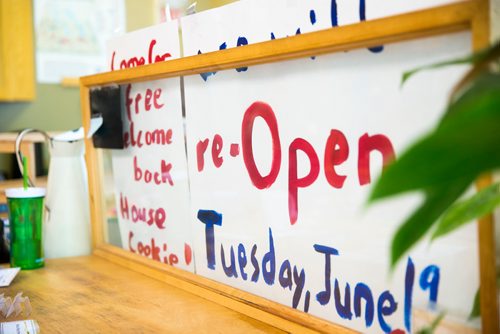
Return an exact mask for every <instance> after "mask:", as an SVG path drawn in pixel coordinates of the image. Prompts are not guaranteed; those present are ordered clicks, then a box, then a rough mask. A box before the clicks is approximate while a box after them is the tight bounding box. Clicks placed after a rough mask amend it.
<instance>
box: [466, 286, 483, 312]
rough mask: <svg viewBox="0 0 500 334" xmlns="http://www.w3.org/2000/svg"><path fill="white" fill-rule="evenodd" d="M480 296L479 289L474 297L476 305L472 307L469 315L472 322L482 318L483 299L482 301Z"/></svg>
mask: <svg viewBox="0 0 500 334" xmlns="http://www.w3.org/2000/svg"><path fill="white" fill-rule="evenodd" d="M480 298H481V297H480V294H479V289H477V291H476V295H475V296H474V304H473V305H472V310H471V311H470V314H469V320H472V319H474V318H477V317H480V316H481V303H480V301H481V299H480Z"/></svg>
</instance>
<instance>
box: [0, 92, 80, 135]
mask: <svg viewBox="0 0 500 334" xmlns="http://www.w3.org/2000/svg"><path fill="white" fill-rule="evenodd" d="M80 125H81V113H80V90H79V89H78V88H76V87H70V88H66V87H62V86H61V85H46V84H38V85H37V86H36V99H35V100H34V101H32V102H9V103H0V131H1V132H5V131H14V130H19V129H24V128H37V129H41V130H47V131H48V130H55V131H57V130H59V131H61V130H71V129H74V128H78V127H80Z"/></svg>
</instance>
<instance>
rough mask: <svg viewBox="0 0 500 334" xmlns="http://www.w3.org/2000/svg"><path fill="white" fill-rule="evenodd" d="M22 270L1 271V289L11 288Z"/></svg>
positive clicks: (9, 269)
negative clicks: (11, 284)
mask: <svg viewBox="0 0 500 334" xmlns="http://www.w3.org/2000/svg"><path fill="white" fill-rule="evenodd" d="M20 270H21V268H2V269H0V287H5V286H9V285H10V283H11V282H12V281H13V280H14V278H15V277H16V275H17V273H19V271H20Z"/></svg>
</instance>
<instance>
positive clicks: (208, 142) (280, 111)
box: [108, 0, 479, 333]
mask: <svg viewBox="0 0 500 334" xmlns="http://www.w3.org/2000/svg"><path fill="white" fill-rule="evenodd" d="M449 2H453V1H439V2H436V1H420V2H418V3H415V2H412V3H398V4H392V3H391V4H390V5H388V3H387V2H386V1H376V0H374V1H370V2H367V3H365V2H364V1H360V2H356V3H354V2H351V1H340V0H338V1H319V0H314V1H307V2H305V1H294V0H275V1H263V0H253V1H250V0H245V1H239V2H237V3H234V4H231V5H228V6H224V7H221V8H219V9H217V10H213V11H207V12H202V13H199V14H196V15H193V16H188V17H185V18H182V20H181V31H182V45H183V46H182V50H181V48H180V47H179V40H178V36H179V35H178V26H177V21H174V22H172V23H167V24H165V25H159V26H155V27H151V28H147V29H144V30H141V31H137V32H134V33H131V34H129V35H127V36H124V37H123V39H116V40H113V41H111V42H110V47H109V49H108V64H109V66H110V69H111V70H116V69H118V68H120V67H130V66H142V65H147V64H149V63H152V62H155V61H157V60H158V61H163V60H168V59H174V58H176V57H179V56H180V54H183V55H184V56H189V55H195V54H199V53H205V52H209V51H215V50H219V49H224V48H230V47H235V46H237V45H239V44H240V45H245V43H256V42H260V41H266V40H269V39H272V38H280V37H284V36H287V35H294V34H297V33H299V32H300V33H305V32H309V31H313V30H321V29H326V28H330V27H332V26H334V24H333V23H334V21H333V19H332V17H333V16H332V13H333V8H334V7H335V15H334V16H335V25H346V24H351V23H356V22H359V21H360V20H362V19H366V20H369V19H374V18H379V17H384V16H388V15H393V14H399V13H403V12H407V11H411V10H417V9H423V8H428V7H431V6H434V5H439V4H444V3H449ZM362 3H365V7H364V11H363V14H361V7H362V6H361V4H362ZM299 30H300V31H299ZM153 40H154V41H155V43H152V41H153ZM470 41H471V36H470V34H469V33H456V34H450V35H447V36H440V37H432V38H426V39H420V40H416V41H409V42H402V43H397V44H389V45H383V46H382V45H381V46H380V47H378V48H370V49H359V50H351V51H348V52H341V53H336V54H330V55H324V56H318V57H311V58H305V59H300V60H294V61H286V62H280V63H275V64H269V65H260V66H253V67H250V68H246V67H242V68H239V69H236V70H226V71H220V72H210V73H203V74H201V75H192V76H188V77H185V78H184V84H183V86H182V87H183V89H184V98H182V94H181V82H180V81H179V79H167V80H159V81H154V82H147V83H140V84H132V85H130V86H124V87H123V93H122V94H123V98H122V101H123V108H122V109H123V114H122V117H123V119H124V121H125V122H124V123H125V124H124V135H125V134H126V133H127V132H128V133H129V136H130V132H132V131H131V128H130V127H131V124H132V123H133V124H134V128H135V129H136V130H142V131H143V132H147V131H154V130H157V129H166V130H171V133H172V137H171V139H172V140H170V141H169V143H167V144H165V145H160V146H158V145H146V146H145V147H138V145H135V146H134V145H129V147H127V148H126V149H125V150H123V151H115V152H113V172H114V177H115V183H116V187H115V189H116V207H117V210H118V212H119V223H120V233H121V238H122V243H123V245H124V248H125V249H128V250H130V251H133V252H135V253H140V254H141V255H144V256H147V257H151V258H153V259H155V260H158V261H160V262H164V263H167V264H171V265H174V266H177V267H180V268H183V269H186V270H190V271H194V272H195V273H197V274H199V275H202V276H205V277H208V278H210V279H214V280H216V281H218V282H222V283H225V284H228V285H230V286H233V287H236V288H239V289H242V290H245V291H248V292H251V293H254V294H256V295H259V296H263V297H265V298H268V299H271V300H274V301H277V302H279V303H281V304H284V305H287V306H290V307H294V308H297V309H299V310H302V311H305V312H308V313H310V314H313V315H315V316H318V317H321V318H324V319H326V320H328V321H331V322H334V323H339V324H341V325H344V326H346V327H348V328H352V329H356V330H359V331H362V332H368V333H379V332H388V331H390V330H395V329H402V330H405V331H408V332H410V331H414V330H417V329H418V328H417V327H415V325H414V323H415V322H416V321H417V319H416V318H417V317H418V314H419V312H420V311H421V310H424V311H430V312H437V311H440V310H444V311H445V312H446V313H447V315H449V316H451V317H454V318H455V319H456V320H457V321H458V322H459V323H465V322H466V319H467V316H468V313H469V311H470V307H471V305H472V301H473V297H474V294H475V292H476V290H477V288H478V286H479V277H478V273H479V268H478V263H477V259H478V253H477V252H478V251H477V249H478V244H477V243H478V241H477V233H476V230H475V228H474V226H468V227H465V228H462V229H460V230H458V231H457V232H455V233H453V234H451V235H449V236H447V237H445V238H443V239H441V240H440V241H439V242H438V243H435V244H430V243H429V241H428V240H424V241H423V242H421V243H420V244H419V245H417V247H415V249H413V250H412V251H411V252H410V254H408V256H407V257H406V258H404V260H403V261H401V263H399V265H398V267H397V268H396V269H395V271H394V272H393V273H391V272H390V271H389V245H390V241H391V238H392V235H393V234H394V231H395V229H396V228H397V225H398V223H400V222H401V221H403V219H404V218H405V217H406V216H407V215H408V214H409V213H410V212H411V211H412V209H413V208H415V207H416V206H417V205H418V204H419V203H420V201H421V197H419V196H418V195H411V196H406V197H403V198H398V199H394V200H391V201H387V202H384V203H381V204H377V205H374V206H371V207H366V200H367V196H368V194H369V192H370V188H371V186H372V182H373V180H375V179H376V178H377V176H378V175H379V173H380V172H381V170H382V164H383V159H382V158H385V159H387V160H390V158H391V156H392V154H393V153H394V154H395V156H396V157H397V156H398V154H400V153H401V152H402V150H403V148H404V147H406V146H407V145H408V144H409V143H411V142H412V141H413V140H414V139H415V138H417V137H418V136H420V135H422V134H423V133H425V132H426V131H429V130H430V129H431V128H432V126H433V125H434V124H435V123H436V122H437V120H438V119H439V118H440V116H441V115H442V112H443V110H444V107H445V105H446V101H447V97H448V93H449V91H450V89H451V88H452V87H453V85H454V84H455V83H456V82H457V81H458V79H459V78H460V77H461V76H462V75H463V73H464V71H465V70H466V68H464V67H453V68H447V69H441V70H436V71H431V72H426V73H422V74H419V75H418V76H416V77H414V78H412V80H411V81H409V82H408V83H407V84H406V85H405V86H404V87H403V88H401V87H400V80H401V75H402V73H403V72H404V71H406V70H409V69H412V68H414V67H416V66H421V65H423V64H428V63H433V62H437V61H441V60H448V59H451V58H454V57H458V56H463V55H465V54H468V53H469V51H470V50H471V42H470ZM167 53H168V56H165V55H166V54H167ZM157 56H158V57H159V58H157ZM148 89H149V90H150V93H148ZM157 90H161V94H158V101H159V102H158V103H159V104H161V107H158V108H156V109H155V108H152V109H151V110H150V111H148V112H146V111H145V109H146V104H145V103H146V102H145V97H146V96H147V95H148V94H149V96H150V102H151V104H152V105H154V96H155V93H154V92H155V91H157ZM139 94H140V96H141V98H139V102H138V106H139V107H138V108H139V109H138V113H137V114H134V112H131V117H130V118H129V117H128V116H129V115H128V114H127V105H128V106H129V107H128V108H129V110H130V109H134V108H135V103H136V98H137V96H138V95H139ZM131 100H132V102H130V101H131ZM127 101H128V102H127ZM183 103H184V110H185V120H183V118H182V108H183ZM183 121H185V128H184V126H183ZM150 136H151V135H150ZM129 139H130V138H129ZM373 145H374V146H375V147H379V146H378V145H382V148H379V149H372V148H373ZM379 150H380V151H382V154H381V152H377V151H379ZM372 151H373V152H372ZM278 152H279V153H278ZM186 155H187V156H186ZM162 161H164V162H165V164H168V163H171V164H172V166H173V167H172V169H169V173H168V177H167V178H166V179H165V180H163V179H161V177H162V176H163V175H165V174H164V173H162ZM165 164H164V165H165ZM165 168H166V167H165ZM430 168H431V163H430ZM146 170H149V171H152V172H153V173H152V174H151V179H150V182H145V179H144V177H145V174H144V172H145V171H146ZM155 171H156V172H158V171H159V172H160V173H159V174H158V178H159V179H158V180H160V181H161V182H160V184H159V185H156V184H154V183H155V182H154V181H155V180H154V177H155V176H154V172H155ZM139 176H140V177H139ZM170 181H172V183H173V184H174V186H172V184H171V182H170ZM124 196H126V199H127V204H128V208H130V207H131V205H135V206H136V207H137V208H146V209H147V210H149V209H151V208H153V209H155V208H163V209H164V211H165V217H166V218H165V224H161V223H160V224H159V225H158V224H156V223H154V222H153V223H152V224H151V225H150V224H148V223H147V222H146V223H145V222H141V221H136V222H134V221H133V219H132V220H131V219H130V217H129V216H127V213H126V211H127V210H124V209H123V207H124V204H123V203H124V200H123V199H124ZM125 207H127V205H125ZM160 220H161V219H160ZM131 233H133V238H131V237H130V236H131ZM131 240H132V241H131ZM153 242H154V245H153ZM139 244H141V245H142V246H140V245H139ZM148 246H149V253H148ZM139 247H141V249H142V251H139ZM153 250H155V252H153ZM171 255H173V257H171ZM174 260H175V261H174ZM463 268H469V269H470V270H468V271H464V270H463Z"/></svg>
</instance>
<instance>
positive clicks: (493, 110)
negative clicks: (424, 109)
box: [370, 73, 500, 201]
mask: <svg viewBox="0 0 500 334" xmlns="http://www.w3.org/2000/svg"><path fill="white" fill-rule="evenodd" d="M499 143H500V75H498V74H490V73H487V74H484V75H481V76H480V77H478V78H477V80H476V81H475V82H474V84H473V85H471V86H470V88H469V89H468V91H467V92H465V93H464V94H463V95H462V96H461V97H460V98H458V99H457V100H456V101H454V102H453V103H452V104H451V105H450V106H449V108H448V112H447V115H446V116H445V117H444V118H443V119H442V120H441V122H440V124H439V125H438V127H437V128H436V129H435V130H434V131H433V132H431V133H430V134H428V135H427V136H425V137H424V138H423V139H421V140H420V141H418V142H417V143H416V144H414V145H413V146H412V147H410V148H409V149H408V150H407V151H406V152H404V153H403V154H402V155H401V156H400V157H399V158H398V159H397V160H396V161H395V162H394V163H393V164H391V165H390V166H388V167H387V168H386V170H385V171H384V173H383V174H382V176H381V177H380V179H379V180H378V181H377V182H376V184H375V186H374V188H373V190H372V193H371V197H370V201H374V200H377V199H381V198H384V197H388V196H393V195H396V194H399V193H403V192H407V191H415V190H424V189H430V188H439V187H444V186H447V185H448V184H450V183H452V182H454V181H455V180H458V179H461V178H464V177H467V178H471V179H474V178H476V177H477V176H478V175H480V174H481V173H483V172H485V171H490V170H492V169H494V168H498V167H500V149H499Z"/></svg>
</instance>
